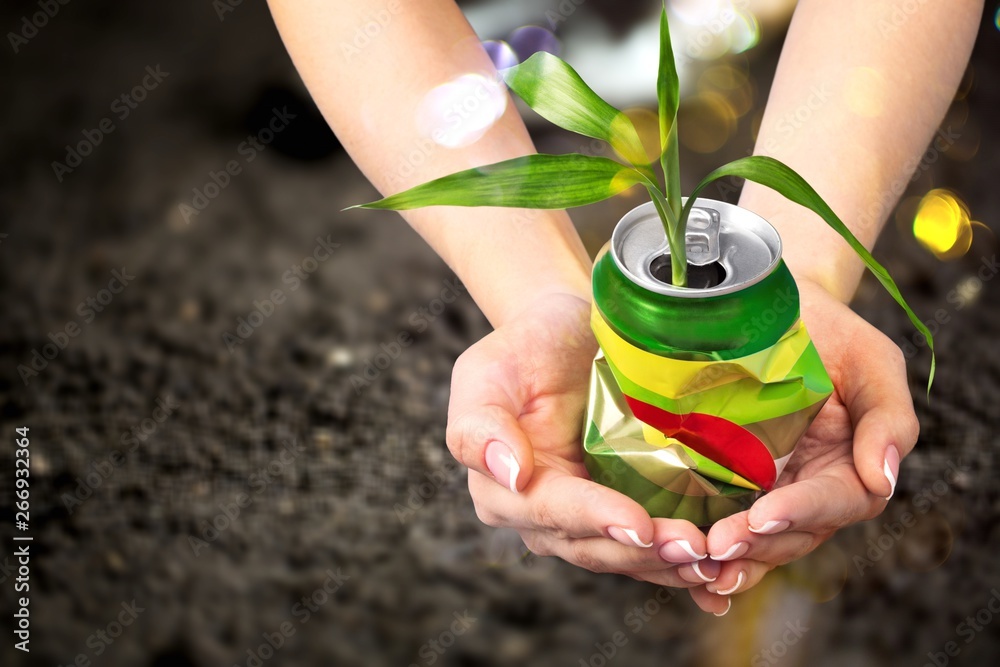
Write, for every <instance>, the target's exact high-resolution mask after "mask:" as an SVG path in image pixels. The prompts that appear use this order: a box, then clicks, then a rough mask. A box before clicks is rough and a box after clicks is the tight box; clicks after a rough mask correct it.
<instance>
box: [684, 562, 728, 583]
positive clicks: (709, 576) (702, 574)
mask: <svg viewBox="0 0 1000 667" xmlns="http://www.w3.org/2000/svg"><path fill="white" fill-rule="evenodd" d="M721 567H722V566H721V565H719V564H718V563H716V562H715V561H714V560H711V559H709V560H703V561H695V562H693V563H691V569H692V570H694V573H695V574H696V575H698V578H699V579H701V580H702V581H704V582H705V583H706V584H710V583H712V582H713V581H715V580H716V579H718V578H719V570H720V568H721Z"/></svg>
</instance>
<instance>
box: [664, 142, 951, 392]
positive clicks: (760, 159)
mask: <svg viewBox="0 0 1000 667" xmlns="http://www.w3.org/2000/svg"><path fill="white" fill-rule="evenodd" d="M728 176H736V177H738V178H745V179H747V180H749V181H753V182H754V183H760V184H761V185H763V186H765V187H768V188H771V189H772V190H774V191H775V192H777V193H779V194H781V195H782V196H783V197H785V198H786V199H788V200H789V201H792V202H795V203H796V204H799V205H801V206H804V207H806V208H807V209H809V210H810V211H812V212H813V213H816V214H817V215H819V216H820V217H821V218H823V220H825V221H826V224H828V225H830V227H832V228H833V229H834V230H835V231H836V232H837V233H838V234H840V235H841V236H843V237H844V240H845V241H847V243H848V244H849V245H850V246H851V248H853V249H854V252H856V253H857V254H858V256H859V257H861V259H862V260H863V261H864V263H865V265H867V267H868V270H869V271H871V272H872V274H873V275H874V276H875V277H876V278H877V279H878V281H879V282H880V283H882V286H883V287H884V288H885V290H886V291H887V292H889V294H890V295H891V296H892V298H893V299H895V300H896V303H898V304H899V305H900V306H901V307H902V308H903V310H904V311H906V315H907V317H909V318H910V322H912V323H913V326H914V327H916V328H917V330H918V331H919V332H920V333H921V334H923V335H924V337H926V338H927V346H928V347H929V348H930V350H931V372H930V376H929V377H928V379H927V392H928V395H929V394H930V390H931V385H932V384H933V383H934V370H935V367H936V358H935V354H934V336H932V335H931V332H930V331H929V330H928V329H927V327H926V326H925V325H924V323H923V322H921V321H920V318H918V317H917V316H916V314H915V313H914V312H913V310H912V309H911V308H910V306H909V304H907V303H906V299H904V298H903V295H902V294H901V293H900V291H899V287H897V286H896V282H895V281H894V280H893V279H892V276H890V275H889V272H888V271H886V270H885V267H883V266H882V265H881V264H879V263H878V262H877V261H876V260H875V258H874V257H872V255H871V253H870V252H868V249H867V248H865V247H864V246H863V245H862V244H861V242H860V241H859V240H858V239H857V237H855V236H854V234H853V233H851V230H850V229H848V228H847V225H845V224H844V223H843V222H842V221H841V219H840V218H839V217H837V214H836V213H834V212H833V209H831V208H830V207H829V205H827V203H826V202H825V201H823V198H822V197H820V196H819V194H818V193H817V192H816V191H815V190H814V189H813V188H812V186H810V185H809V184H808V183H806V181H805V179H803V178H802V177H801V176H799V175H798V174H797V173H795V171H793V170H792V168H791V167H789V166H788V165H786V164H784V163H783V162H779V161H778V160H775V159H774V158H770V157H767V156H763V155H754V156H751V157H745V158H742V159H739V160H735V161H733V162H730V163H729V164H727V165H724V166H722V167H719V168H718V169H716V170H715V171H713V172H712V173H710V174H709V175H708V176H706V177H705V178H704V179H702V181H701V183H699V184H698V186H697V187H696V188H695V189H694V191H693V192H692V193H691V196H690V197H689V198H688V201H687V204H685V206H684V210H683V211H682V212H681V219H682V220H687V216H688V213H689V212H690V211H691V207H692V206H693V205H694V202H695V199H697V198H698V194H699V193H700V192H701V191H702V190H704V189H705V187H706V186H708V185H709V184H710V183H711V182H712V181H715V180H718V179H720V178H726V177H728Z"/></svg>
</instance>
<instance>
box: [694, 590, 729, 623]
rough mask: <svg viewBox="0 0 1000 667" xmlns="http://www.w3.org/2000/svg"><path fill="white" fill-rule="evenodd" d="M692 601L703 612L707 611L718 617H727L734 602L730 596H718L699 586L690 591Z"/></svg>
mask: <svg viewBox="0 0 1000 667" xmlns="http://www.w3.org/2000/svg"><path fill="white" fill-rule="evenodd" d="M688 593H690V594H691V599H692V600H694V603H695V604H696V605H698V607H699V608H700V609H701V610H702V611H707V612H708V613H710V614H715V615H716V616H725V615H726V613H728V612H729V609H730V607H731V606H732V600H731V599H730V598H729V596H728V595H716V594H714V593H709V592H708V591H707V590H705V587H704V586H697V587H695V588H692V589H690V590H689V591H688Z"/></svg>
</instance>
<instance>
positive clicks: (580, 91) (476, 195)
mask: <svg viewBox="0 0 1000 667" xmlns="http://www.w3.org/2000/svg"><path fill="white" fill-rule="evenodd" d="M501 75H502V76H503V79H504V81H505V82H506V84H507V86H508V87H509V88H510V90H512V91H513V92H514V93H516V94H517V95H518V96H519V97H520V98H521V99H522V100H524V101H525V103H526V104H527V105H528V106H529V107H531V108H532V109H533V110H535V111H536V112H537V113H538V114H539V115H540V116H542V117H543V118H545V119H547V120H549V121H550V122H552V123H554V124H555V125H558V126H559V127H561V128H563V129H566V130H570V131H571V132H575V133H577V134H581V135H583V136H586V137H592V138H595V139H600V140H603V141H606V142H608V143H609V144H610V145H611V147H612V148H613V149H614V150H615V152H616V153H617V154H618V155H619V156H620V157H621V158H622V159H623V160H625V162H626V163H627V164H622V163H620V162H616V161H615V160H610V159H608V158H604V157H596V156H588V155H579V154H568V155H544V154H536V155H526V156H524V157H519V158H514V159H511V160H505V161H503V162H497V163H494V164H490V165H485V166H482V167H476V168H474V169H468V170H465V171H460V172H457V173H454V174H450V175H448V176H444V177H442V178H438V179H435V180H433V181H429V182H427V183H423V184H421V185H418V186H416V187H413V188H410V189H409V190H406V191H404V192H400V193H398V194H394V195H391V196H389V197H386V198H384V199H380V200H378V201H375V202H371V203H368V204H361V205H359V207H360V208H371V209H392V210H407V209H413V208H421V207H424V206H503V207H513V208H536V209H562V208H572V207H574V206H583V205H586V204H592V203H594V202H598V201H602V200H604V199H608V198H610V197H613V196H614V195H616V194H619V193H620V192H622V191H624V190H627V189H629V188H631V187H634V186H636V185H642V186H643V187H645V188H646V190H647V191H648V192H649V196H650V198H651V199H652V201H653V204H654V206H655V207H656V210H657V212H658V213H659V217H660V220H661V221H662V223H663V229H664V232H665V234H666V238H667V243H668V244H669V247H670V255H671V273H672V275H671V279H672V283H673V284H674V285H676V286H680V287H684V286H686V285H687V248H686V245H685V233H686V229H687V219H688V215H689V214H690V212H691V208H692V206H693V204H694V202H695V200H696V199H697V197H698V195H699V194H700V193H701V192H702V191H703V190H704V189H705V188H706V187H707V186H708V185H710V184H711V183H712V182H713V181H716V180H718V179H720V178H725V177H729V176H735V177H739V178H744V179H747V180H750V181H754V182H756V183H760V184H761V185H764V186H766V187H769V188H771V189H773V190H775V191H776V192H778V193H779V194H781V195H782V196H784V197H785V198H787V199H789V200H790V201H792V202H795V203H796V204H799V205H801V206H804V207H805V208H807V209H809V210H810V211H813V212H814V213H816V214H817V215H819V216H820V217H821V218H822V219H823V220H824V221H826V223H827V224H828V225H830V227H832V228H833V229H834V230H836V231H837V232H838V233H839V234H840V235H841V236H842V237H844V240H846V241H847V243H848V244H849V245H850V246H851V247H852V248H853V249H854V251H855V252H856V253H857V254H858V256H860V257H861V259H862V261H864V263H865V264H866V265H867V267H868V269H869V270H870V271H871V272H872V274H873V275H874V276H875V277H876V278H877V279H878V281H879V282H880V283H882V286H883V287H885V289H886V291H888V292H889V294H890V295H891V296H892V298H893V299H895V301H896V303H898V304H899V305H900V306H901V307H902V308H903V310H905V311H906V314H907V316H908V317H909V318H910V321H911V322H912V323H913V325H914V326H915V327H916V328H917V329H918V330H919V331H920V333H921V334H923V335H924V336H925V337H926V339H927V343H928V347H929V348H930V349H931V371H930V377H929V379H928V383H927V387H928V391H929V390H930V386H931V383H933V381H934V370H935V357H934V339H933V336H932V335H931V332H930V331H929V330H928V329H927V327H926V326H924V324H923V322H921V321H920V319H919V318H918V317H917V316H916V315H915V314H914V312H913V310H912V309H911V308H910V306H909V305H908V304H907V303H906V300H905V299H904V298H903V296H902V294H900V291H899V288H898V287H897V286H896V283H895V281H893V279H892V277H891V276H890V275H889V273H888V271H886V270H885V268H884V267H883V266H882V265H881V264H879V263H878V262H877V261H876V260H875V259H874V258H873V257H872V255H871V253H869V252H868V250H867V249H866V248H865V247H864V246H863V245H862V244H861V242H860V241H858V239H857V238H856V237H855V236H854V234H852V233H851V231H850V229H848V228H847V226H846V225H845V224H844V223H843V221H841V220H840V218H839V217H837V214H836V213H834V211H833V210H832V209H831V208H830V207H829V206H828V205H827V204H826V202H825V201H823V198H822V197H820V196H819V194H818V193H817V192H816V191H815V190H814V189H813V188H812V187H811V186H810V185H809V184H808V183H806V181H805V179H803V178H802V177H801V176H799V175H798V174H797V173H796V172H795V171H794V170H792V169H791V168H790V167H789V166H787V165H785V164H784V163H782V162H780V161H778V160H775V159H774V158H770V157H766V156H751V157H745V158H742V159H739V160H735V161H733V162H730V163H729V164H726V165H724V166H722V167H719V168H718V169H716V170H714V171H712V172H711V173H710V174H708V176H706V177H705V178H703V179H702V180H701V182H700V183H698V185H697V186H695V188H694V190H692V192H691V195H690V196H689V197H688V199H687V203H686V204H684V205H682V197H681V185H680V160H679V151H678V146H677V123H676V120H677V108H678V105H679V102H680V95H679V88H680V86H679V82H678V76H677V67H676V63H675V60H674V54H673V48H672V46H671V43H670V28H669V25H668V21H667V12H666V7H665V6H664V8H663V9H662V11H661V13H660V62H659V73H658V76H657V102H658V107H659V129H660V159H659V162H660V167H661V170H662V180H660V178H658V176H657V174H656V172H655V169H654V167H653V165H652V164H650V162H649V159H648V157H647V154H646V151H645V149H644V148H643V146H642V142H641V141H640V139H639V134H638V133H637V132H636V129H635V126H634V125H633V124H632V121H631V120H630V119H629V117H628V116H626V115H625V114H624V113H623V112H621V111H619V110H618V109H616V108H615V107H613V106H611V105H610V104H608V103H607V102H605V101H604V100H603V99H601V97H600V96H598V95H597V93H595V92H594V91H593V90H592V89H591V88H590V87H589V86H588V85H587V84H586V83H585V82H584V81H583V79H582V78H581V77H580V75H579V74H577V73H576V71H575V70H574V69H573V68H572V67H570V66H569V65H568V64H567V63H565V62H564V61H563V60H561V59H559V58H557V57H556V56H554V55H552V54H550V53H545V52H539V53H535V54H534V55H532V56H531V57H530V58H528V59H527V60H525V61H524V62H523V63H520V64H519V65H515V66H514V67H510V68H508V69H505V70H503V71H502V72H501ZM352 208H353V207H352Z"/></svg>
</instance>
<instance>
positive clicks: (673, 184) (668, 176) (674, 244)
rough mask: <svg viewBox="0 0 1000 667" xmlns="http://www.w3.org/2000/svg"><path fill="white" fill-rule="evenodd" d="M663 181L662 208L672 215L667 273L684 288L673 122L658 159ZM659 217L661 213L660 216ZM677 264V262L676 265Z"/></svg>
mask: <svg viewBox="0 0 1000 667" xmlns="http://www.w3.org/2000/svg"><path fill="white" fill-rule="evenodd" d="M660 167H662V169H663V181H664V184H665V185H666V202H665V203H666V206H667V208H669V210H670V213H671V214H672V215H671V217H672V220H673V225H672V228H673V229H672V232H673V233H672V234H671V233H670V232H668V233H667V242H668V243H669V244H670V273H671V279H672V281H673V283H674V285H676V286H678V287H685V286H687V238H686V237H687V234H686V232H687V216H686V215H682V213H681V168H680V152H679V150H678V148H677V122H676V118H675V119H674V123H673V124H672V125H671V126H670V131H669V132H668V133H667V142H666V146H664V147H663V153H662V154H661V155H660ZM660 216H661V217H662V216H663V213H660ZM677 260H679V261H677Z"/></svg>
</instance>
